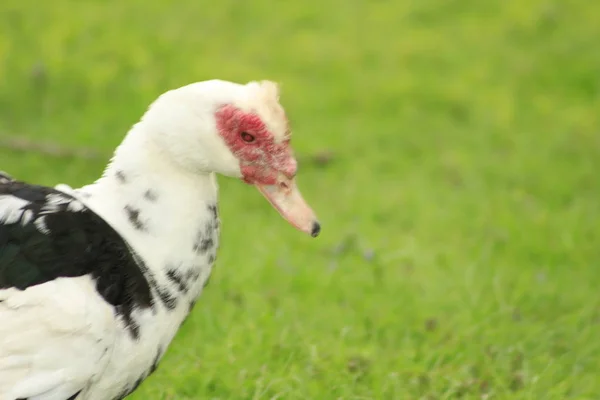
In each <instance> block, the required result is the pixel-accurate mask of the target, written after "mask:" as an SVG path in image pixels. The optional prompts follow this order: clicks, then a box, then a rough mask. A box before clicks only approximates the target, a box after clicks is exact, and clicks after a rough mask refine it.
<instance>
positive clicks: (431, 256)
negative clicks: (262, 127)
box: [0, 0, 600, 400]
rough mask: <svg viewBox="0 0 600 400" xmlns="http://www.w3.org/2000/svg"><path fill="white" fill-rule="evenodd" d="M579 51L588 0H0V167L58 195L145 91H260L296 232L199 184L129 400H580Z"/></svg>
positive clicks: (598, 343)
mask: <svg viewBox="0 0 600 400" xmlns="http://www.w3.org/2000/svg"><path fill="white" fill-rule="evenodd" d="M599 46H600V3H598V2H594V1H591V0H563V1H559V0H485V1H484V0H477V1H476V0H461V1H459V0H419V1H416V0H412V1H409V0H396V1H391V0H372V1H358V0H355V1H352V0H346V1H342V0H321V1H312V0H310V1H309V0H307V1H304V2H301V1H295V2H287V3H286V2H283V1H280V2H275V1H267V0H255V1H251V2H243V1H240V0H238V1H235V0H222V1H220V2H217V1H213V2H207V1H190V0H182V1H178V2H168V1H154V2H152V1H141V0H128V1H121V2H118V1H114V0H111V1H98V0H97V1H91V0H90V1H71V0H53V1H47V2H42V1H33V0H19V1H17V0H3V1H2V3H1V4H0V78H1V79H0V137H1V138H2V143H4V147H3V148H0V169H3V170H6V171H9V172H10V173H11V174H13V175H14V176H16V177H18V178H19V179H26V180H31V181H35V182H38V183H43V184H48V185H54V184H56V183H59V182H66V183H69V184H72V185H82V184H84V183H87V182H90V181H92V180H94V179H95V178H96V177H98V176H99V174H100V173H101V172H102V169H103V167H104V165H105V163H106V162H107V160H108V158H109V156H110V154H111V151H112V150H113V149H114V148H115V147H116V146H117V144H118V143H119V142H120V140H121V139H122V138H123V136H124V134H125V133H126V132H127V130H128V129H129V127H130V126H131V125H132V124H133V123H135V122H136V121H137V120H138V118H139V117H140V116H141V115H142V113H143V112H144V111H145V109H146V107H147V106H148V105H149V104H150V103H151V102H152V101H153V100H154V99H155V98H156V97H157V96H158V95H159V94H161V93H162V92H164V91H166V90H169V89H172V88H175V87H179V86H182V85H185V84H188V83H191V82H194V81H200V80H205V79H212V78H220V79H226V80H232V81H238V82H246V81H249V80H255V79H272V80H276V81H278V82H280V83H281V84H282V90H283V93H282V102H283V104H284V106H285V107H286V109H287V112H288V114H289V117H290V119H291V121H292V124H293V128H294V135H295V136H294V143H295V148H296V152H297V154H298V157H299V160H300V168H301V169H300V176H299V179H300V185H301V188H302V190H303V192H304V195H305V198H306V199H307V200H308V201H309V202H310V203H311V205H312V206H313V207H314V209H315V210H316V211H317V213H318V214H319V216H320V218H321V221H322V223H323V232H322V235H321V236H320V237H319V238H318V239H315V240H313V239H310V238H307V237H304V236H303V235H302V234H300V233H298V232H296V231H295V230H294V229H293V228H291V227H290V226H289V225H287V224H286V223H285V222H284V221H283V220H282V219H281V218H280V217H279V216H278V215H277V213H276V212H275V211H274V210H272V209H271V207H269V205H268V204H267V202H266V201H264V199H263V198H262V197H261V196H260V195H259V194H258V193H257V192H256V191H255V190H254V189H252V188H251V187H248V186H246V185H244V184H242V183H240V182H237V181H235V180H230V179H225V178H222V179H221V180H220V183H221V204H220V207H221V214H222V222H223V241H222V246H221V250H220V253H219V257H218V260H217V267H216V269H215V272H214V275H213V279H212V281H211V284H210V286H208V288H207V291H206V292H205V293H204V294H203V296H202V297H201V299H200V301H199V303H198V305H197V306H196V308H195V309H194V311H193V315H192V316H191V317H190V318H189V319H188V321H187V322H186V323H185V324H184V326H183V328H182V330H181V331H180V332H179V334H178V336H177V338H176V340H175V342H174V343H173V345H172V346H171V348H170V350H169V352H168V353H167V356H166V358H165V359H164V361H163V362H162V364H161V365H160V367H159V369H158V371H157V372H156V373H155V374H154V375H152V377H151V378H149V379H148V380H147V381H146V382H145V383H144V384H142V386H141V387H140V388H139V390H138V391H137V392H136V394H135V395H133V396H132V398H133V399H151V400H154V399H451V398H466V399H595V398H600V379H599V378H598V371H599V369H600V340H599V339H600V291H599V288H600V271H599V268H600V227H599V218H600V204H599V203H600V182H599V179H598V171H599V168H600V156H599V154H600V47H599ZM15 138H16V139H18V140H26V141H29V142H26V144H25V145H24V147H26V148H28V147H31V148H30V149H29V150H27V149H26V150H27V151H16V150H15V149H14V148H12V147H14V145H15V143H14V140H15ZM39 141H43V143H45V144H44V145H42V146H41V149H40V148H37V147H35V146H33V144H35V143H38V142H39ZM27 143H29V144H27ZM21 144H22V143H21ZM51 144H52V145H58V146H62V147H64V148H66V149H80V150H79V152H78V153H76V154H75V156H74V157H71V156H69V154H58V156H51V155H49V154H45V153H47V152H48V149H49V147H48V146H49V145H51ZM81 149H83V150H85V151H84V152H83V153H82V152H81ZM86 149H87V150H86ZM92 151H93V152H95V153H94V154H97V155H96V156H95V157H91V155H92V153H91V152H92ZM59 153H60V152H59ZM62 153H64V152H62ZM0 323H1V321H0Z"/></svg>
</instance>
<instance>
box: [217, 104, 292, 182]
mask: <svg viewBox="0 0 600 400" xmlns="http://www.w3.org/2000/svg"><path fill="white" fill-rule="evenodd" d="M216 121H217V129H218V130H219V133H220V134H221V137H222V138H223V139H224V140H225V143H226V144H227V147H229V149H230V150H231V152H232V153H233V154H234V155H235V156H236V157H237V158H238V159H239V160H240V169H241V171H242V177H243V180H244V181H245V182H247V183H251V184H255V183H260V184H265V185H273V184H276V183H277V176H278V174H279V173H282V174H284V176H286V177H288V178H293V177H294V176H295V175H296V170H297V163H296V160H295V159H294V156H293V154H292V151H291V148H290V140H289V137H287V138H283V139H282V140H281V141H280V142H279V143H278V142H277V141H276V140H275V135H274V134H273V133H272V132H269V130H268V129H267V126H266V125H265V123H264V122H263V121H262V120H261V118H260V117H259V116H258V115H257V114H254V113H247V112H244V111H242V110H240V109H239V108H237V107H234V106H232V105H225V106H222V107H221V108H220V109H219V110H218V111H217V112H216Z"/></svg>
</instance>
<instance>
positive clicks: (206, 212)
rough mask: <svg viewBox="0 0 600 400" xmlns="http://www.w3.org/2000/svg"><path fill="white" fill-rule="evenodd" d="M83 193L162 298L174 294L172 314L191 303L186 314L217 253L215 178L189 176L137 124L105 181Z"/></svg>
mask: <svg viewBox="0 0 600 400" xmlns="http://www.w3.org/2000/svg"><path fill="white" fill-rule="evenodd" d="M76 193H77V195H78V197H79V198H81V199H82V201H83V202H84V203H85V204H86V205H87V206H88V207H89V208H90V209H92V210H93V211H94V212H96V213H97V214H98V215H100V216H101V217H102V218H103V219H105V220H106V221H107V222H108V223H109V224H110V225H111V226H112V227H113V228H115V229H116V231H117V232H119V233H120V234H121V236H122V237H123V238H124V239H125V240H126V241H127V242H128V244H129V245H130V246H131V247H132V249H133V250H134V251H135V252H136V253H137V254H138V255H139V256H140V257H141V258H142V259H143V261H144V263H145V264H146V267H147V270H148V271H146V274H147V279H148V280H149V282H150V284H151V286H155V290H157V292H158V294H160V297H161V298H163V297H164V296H163V295H162V294H164V293H168V296H167V297H168V299H170V300H169V301H164V299H162V300H163V303H164V304H163V306H164V307H165V308H166V309H171V310H172V309H174V308H175V307H177V304H173V303H178V301H177V300H178V299H180V298H187V300H188V302H187V303H188V304H187V305H186V306H185V309H186V312H187V310H188V307H189V303H190V302H193V301H194V300H195V298H196V297H197V296H198V295H199V294H200V291H201V289H202V287H203V284H204V282H205V281H206V280H207V279H208V276H209V274H210V268H211V266H212V264H213V262H214V260H215V257H216V252H217V248H218V236H219V225H220V224H219V218H218V215H217V197H218V195H217V193H218V187H217V182H216V177H215V174H214V173H198V172H192V171H186V170H183V169H182V168H180V167H179V166H178V165H176V164H175V163H173V162H171V161H170V160H169V159H168V157H166V156H165V155H164V153H162V152H161V150H160V149H159V148H157V147H156V145H154V144H153V143H152V142H151V141H150V140H148V138H147V136H146V135H144V132H143V126H142V125H140V124H138V125H136V126H135V127H134V128H132V130H131V132H130V133H129V134H128V135H127V137H126V138H125V140H124V141H123V143H122V144H121V145H120V146H119V147H118V149H117V150H116V152H115V155H114V157H113V159H112V160H111V162H110V164H109V165H108V167H107V168H106V170H105V172H104V174H103V176H102V177H101V178H100V179H98V180H97V181H96V182H94V183H93V184H91V185H88V186H85V187H82V188H81V189H78V190H77V191H76ZM161 293H162V294H161ZM181 300H184V299H181ZM179 303H186V302H185V301H181V302H179Z"/></svg>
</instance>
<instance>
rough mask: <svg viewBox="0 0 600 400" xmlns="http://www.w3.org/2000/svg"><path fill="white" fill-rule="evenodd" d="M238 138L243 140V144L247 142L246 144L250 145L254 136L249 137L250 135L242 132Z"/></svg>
mask: <svg viewBox="0 0 600 400" xmlns="http://www.w3.org/2000/svg"><path fill="white" fill-rule="evenodd" d="M240 136H242V140H243V141H244V142H247V143H252V142H254V136H252V135H251V134H249V133H248V132H242V133H241V134H240Z"/></svg>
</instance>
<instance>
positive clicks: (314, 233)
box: [310, 221, 321, 237]
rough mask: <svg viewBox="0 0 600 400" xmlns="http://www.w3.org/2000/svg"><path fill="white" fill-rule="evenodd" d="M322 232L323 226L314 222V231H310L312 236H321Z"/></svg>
mask: <svg viewBox="0 0 600 400" xmlns="http://www.w3.org/2000/svg"><path fill="white" fill-rule="evenodd" d="M320 232H321V225H320V224H319V223H318V222H316V221H315V222H313V226H312V229H311V231H310V236H312V237H317V236H319V233H320Z"/></svg>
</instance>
